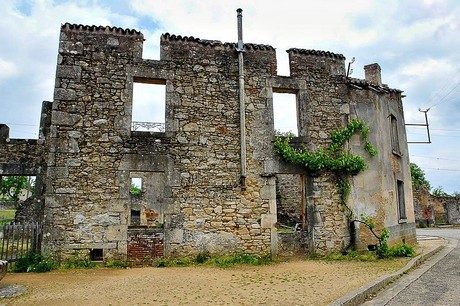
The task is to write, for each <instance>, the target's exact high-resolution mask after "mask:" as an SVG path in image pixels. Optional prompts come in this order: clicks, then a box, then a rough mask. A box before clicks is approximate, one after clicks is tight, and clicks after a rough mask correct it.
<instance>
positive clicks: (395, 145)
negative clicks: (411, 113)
mask: <svg viewBox="0 0 460 306" xmlns="http://www.w3.org/2000/svg"><path fill="white" fill-rule="evenodd" d="M390 124H391V146H392V150H393V153H395V154H398V155H399V154H400V150H399V134H398V121H397V120H396V117H395V116H393V115H390Z"/></svg>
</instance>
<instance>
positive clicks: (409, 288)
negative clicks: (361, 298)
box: [365, 228, 460, 306]
mask: <svg viewBox="0 0 460 306" xmlns="http://www.w3.org/2000/svg"><path fill="white" fill-rule="evenodd" d="M417 236H421V238H427V237H429V236H440V237H444V238H449V239H451V243H450V244H449V245H448V246H447V247H446V248H445V249H444V250H443V251H441V252H440V253H439V254H437V255H435V256H433V258H431V259H429V260H428V261H427V262H425V263H424V264H422V265H421V266H420V267H419V268H417V269H416V270H414V271H412V272H410V273H409V274H407V275H405V276H403V277H401V278H400V279H399V280H398V281H396V282H395V283H394V284H393V285H391V286H389V287H388V288H387V289H385V290H383V291H382V292H381V293H380V294H378V295H377V296H376V297H375V298H374V299H372V300H371V301H368V302H367V303H365V305H388V306H396V305H397V306H400V305H417V306H419V305H430V306H431V305H442V306H448V305H460V243H457V242H458V240H460V229H459V228H444V229H417ZM443 256H444V257H443ZM441 257H442V258H441ZM440 258H441V259H440Z"/></svg>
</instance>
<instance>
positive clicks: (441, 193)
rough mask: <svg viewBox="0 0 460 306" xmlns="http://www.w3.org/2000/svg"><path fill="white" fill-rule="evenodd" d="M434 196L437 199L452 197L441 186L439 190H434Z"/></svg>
mask: <svg viewBox="0 0 460 306" xmlns="http://www.w3.org/2000/svg"><path fill="white" fill-rule="evenodd" d="M432 194H433V195H434V196H435V197H450V195H449V194H448V193H447V192H445V191H444V189H443V188H442V187H441V186H438V187H437V188H435V189H433V193H432Z"/></svg>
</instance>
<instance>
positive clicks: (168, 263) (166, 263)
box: [155, 257, 196, 268]
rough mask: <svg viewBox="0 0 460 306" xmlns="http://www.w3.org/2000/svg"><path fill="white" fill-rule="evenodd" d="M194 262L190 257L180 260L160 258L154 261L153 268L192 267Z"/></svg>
mask: <svg viewBox="0 0 460 306" xmlns="http://www.w3.org/2000/svg"><path fill="white" fill-rule="evenodd" d="M195 263H196V261H195V260H194V259H192V258H190V257H181V258H160V259H158V260H157V261H156V263H155V266H156V267H158V268H164V267H184V266H191V265H194V264H195Z"/></svg>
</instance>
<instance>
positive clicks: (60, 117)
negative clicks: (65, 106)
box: [51, 111, 82, 126]
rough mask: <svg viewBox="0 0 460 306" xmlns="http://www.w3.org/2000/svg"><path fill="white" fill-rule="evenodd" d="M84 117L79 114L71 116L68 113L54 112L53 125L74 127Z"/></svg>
mask: <svg viewBox="0 0 460 306" xmlns="http://www.w3.org/2000/svg"><path fill="white" fill-rule="evenodd" d="M81 119H82V117H81V116H80V115H77V114H70V113H66V112H60V111H53V113H52V117H51V123H52V124H54V125H65V126H74V125H75V124H77V123H78V122H79V121H80V120H81Z"/></svg>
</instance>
